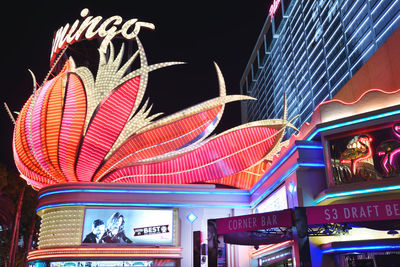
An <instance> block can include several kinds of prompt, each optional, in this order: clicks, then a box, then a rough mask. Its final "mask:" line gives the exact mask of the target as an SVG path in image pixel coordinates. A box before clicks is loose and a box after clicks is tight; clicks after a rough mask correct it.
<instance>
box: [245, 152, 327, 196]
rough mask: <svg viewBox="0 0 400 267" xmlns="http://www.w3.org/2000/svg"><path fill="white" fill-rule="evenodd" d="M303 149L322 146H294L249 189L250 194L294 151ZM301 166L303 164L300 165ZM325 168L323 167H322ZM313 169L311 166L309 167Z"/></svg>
mask: <svg viewBox="0 0 400 267" xmlns="http://www.w3.org/2000/svg"><path fill="white" fill-rule="evenodd" d="M299 148H303V149H323V148H322V146H320V145H295V146H293V147H292V149H290V150H289V152H288V153H286V155H285V156H284V157H283V158H282V159H281V160H280V161H278V163H277V164H275V166H274V167H273V168H272V169H270V170H269V171H268V172H267V173H266V174H265V175H264V176H263V178H262V179H261V180H260V181H258V182H257V183H256V184H255V185H254V186H253V188H252V189H250V194H253V193H254V192H255V191H256V190H257V189H258V188H259V187H260V186H261V185H262V184H263V183H264V182H265V181H266V180H267V179H268V178H269V176H271V175H272V174H273V173H274V172H275V171H276V170H277V169H278V168H279V167H281V166H282V164H283V163H284V162H285V161H286V160H287V159H288V158H289V157H290V156H292V154H293V153H294V151H296V149H299ZM302 164H303V163H302ZM315 164H320V163H315ZM324 166H325V165H324ZM311 167H313V166H311Z"/></svg>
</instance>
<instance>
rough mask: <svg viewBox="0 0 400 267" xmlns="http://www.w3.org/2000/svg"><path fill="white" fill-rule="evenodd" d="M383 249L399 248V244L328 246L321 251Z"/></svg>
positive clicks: (324, 252)
mask: <svg viewBox="0 0 400 267" xmlns="http://www.w3.org/2000/svg"><path fill="white" fill-rule="evenodd" d="M383 249H400V245H377V246H362V247H343V248H329V249H325V250H323V251H322V253H323V254H327V253H332V252H349V251H365V250H383Z"/></svg>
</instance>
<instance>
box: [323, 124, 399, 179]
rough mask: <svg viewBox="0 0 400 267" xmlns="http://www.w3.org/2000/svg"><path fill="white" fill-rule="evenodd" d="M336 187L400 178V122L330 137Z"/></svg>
mask: <svg viewBox="0 0 400 267" xmlns="http://www.w3.org/2000/svg"><path fill="white" fill-rule="evenodd" d="M327 139H328V142H329V152H330V164H331V167H332V172H333V173H332V177H333V183H334V184H343V183H352V182H357V181H370V180H382V179H385V178H388V177H393V176H399V175H400V123H398V122H392V123H389V124H384V125H377V126H374V127H373V128H364V129H358V130H355V131H351V132H347V133H344V134H341V135H339V136H338V135H336V136H335V137H327Z"/></svg>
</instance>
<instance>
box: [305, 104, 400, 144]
mask: <svg viewBox="0 0 400 267" xmlns="http://www.w3.org/2000/svg"><path fill="white" fill-rule="evenodd" d="M398 114H400V110H393V111H390V112H386V113H381V114H377V115H373V116H369V117H364V118H360V119H356V120H352V121H346V122H342V123H338V124H334V125H329V126H326V127H322V128H319V129H317V130H315V131H314V132H313V133H312V134H310V136H308V137H307V139H306V140H307V141H312V139H313V138H314V137H315V136H316V135H317V134H319V133H321V132H325V131H328V130H332V129H337V128H340V127H344V126H349V125H352V124H356V123H361V122H366V121H371V120H376V119H381V118H386V117H390V116H393V115H398Z"/></svg>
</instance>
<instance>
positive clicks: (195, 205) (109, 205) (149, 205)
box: [36, 202, 250, 212]
mask: <svg viewBox="0 0 400 267" xmlns="http://www.w3.org/2000/svg"><path fill="white" fill-rule="evenodd" d="M66 206H97V207H98V206H101V207H219V208H250V206H249V205H245V204H243V205H241V204H237V205H234V204H232V205H218V204H215V205H214V204H182V203H112V202H110V203H97V202H69V203H57V204H49V205H43V206H41V207H39V208H37V209H36V212H38V211H40V210H43V209H49V208H56V207H66Z"/></svg>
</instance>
